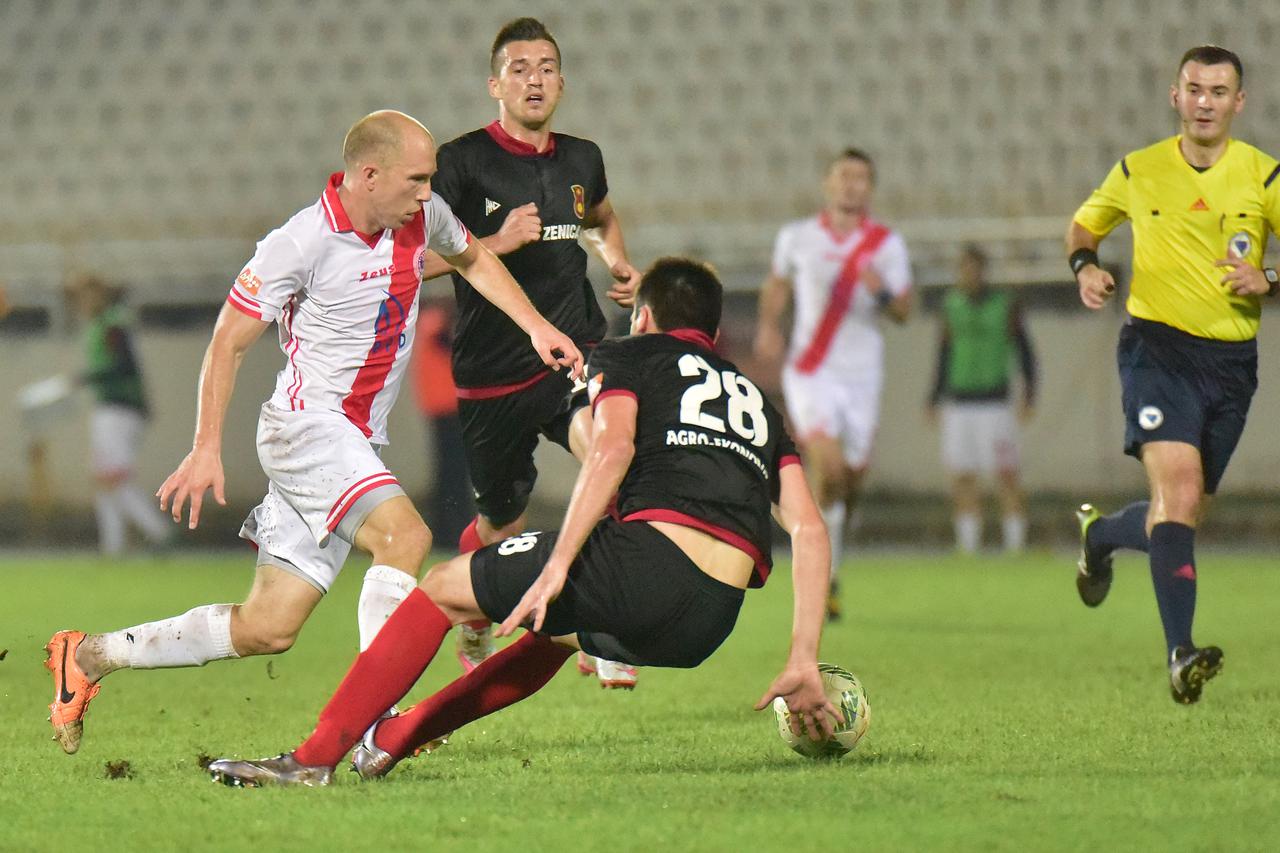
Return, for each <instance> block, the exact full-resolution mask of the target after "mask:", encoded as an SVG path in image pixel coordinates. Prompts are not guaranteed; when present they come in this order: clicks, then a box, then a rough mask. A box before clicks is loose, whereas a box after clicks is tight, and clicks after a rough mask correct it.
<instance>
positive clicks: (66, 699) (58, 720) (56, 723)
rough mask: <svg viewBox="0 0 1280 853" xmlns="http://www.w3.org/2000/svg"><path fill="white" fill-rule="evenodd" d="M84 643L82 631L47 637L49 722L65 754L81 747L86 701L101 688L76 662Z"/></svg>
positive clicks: (87, 702) (86, 707)
mask: <svg viewBox="0 0 1280 853" xmlns="http://www.w3.org/2000/svg"><path fill="white" fill-rule="evenodd" d="M83 640H84V632H83V631H59V632H58V633H56V634H54V635H53V636H52V637H50V638H49V642H48V643H46V644H45V647H44V650H45V652H46V653H47V654H48V658H47V659H46V660H45V662H44V665H45V668H46V669H47V670H49V671H50V672H52V673H53V702H52V703H51V704H50V705H49V722H50V723H52V724H53V734H54V739H55V740H57V741H58V745H59V746H61V747H62V751H63V752H65V753H67V754H68V755H70V754H71V753H73V752H75V751H76V750H78V749H79V748H80V737H81V735H82V734H83V733H84V724H83V722H82V720H83V719H84V714H85V711H87V710H89V702H90V701H92V699H93V697H94V696H97V695H98V690H99V689H101V688H100V687H99V685H97V684H93V683H92V682H90V681H89V678H88V676H86V675H85V674H84V671H83V670H82V669H80V666H79V665H78V664H77V663H76V649H78V648H80V643H81V642H82V641H83Z"/></svg>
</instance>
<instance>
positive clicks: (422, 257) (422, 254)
mask: <svg viewBox="0 0 1280 853" xmlns="http://www.w3.org/2000/svg"><path fill="white" fill-rule="evenodd" d="M426 267H427V247H426V246H419V247H418V250H417V251H416V252H414V253H413V268H414V269H415V270H417V272H418V278H419V280H421V278H422V271H423V270H424V269H426Z"/></svg>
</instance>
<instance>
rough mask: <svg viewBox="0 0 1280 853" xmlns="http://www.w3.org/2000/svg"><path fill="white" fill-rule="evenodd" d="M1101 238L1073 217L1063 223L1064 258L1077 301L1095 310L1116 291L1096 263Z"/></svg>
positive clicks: (1107, 274)
mask: <svg viewBox="0 0 1280 853" xmlns="http://www.w3.org/2000/svg"><path fill="white" fill-rule="evenodd" d="M1101 243H1102V238H1101V237H1099V236H1098V235H1097V234H1094V233H1093V232H1092V231H1090V230H1089V229H1088V228H1085V227H1084V226H1083V225H1081V224H1080V223H1079V222H1076V221H1075V220H1072V221H1071V224H1070V225H1069V226H1067V261H1068V263H1070V264H1071V270H1072V272H1074V273H1075V276H1076V284H1077V285H1079V286H1080V301H1081V302H1083V303H1084V306H1085V307H1086V308H1092V309H1093V310H1095V311H1096V310H1097V309H1099V308H1101V307H1102V306H1103V305H1105V304H1106V302H1107V300H1108V299H1110V298H1111V296H1112V295H1113V294H1114V293H1115V292H1116V280H1115V279H1114V278H1112V277H1111V273H1109V272H1107V271H1106V270H1104V269H1103V268H1102V265H1101V264H1099V263H1098V246H1099V244H1101Z"/></svg>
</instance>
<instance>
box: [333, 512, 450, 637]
mask: <svg viewBox="0 0 1280 853" xmlns="http://www.w3.org/2000/svg"><path fill="white" fill-rule="evenodd" d="M352 541H353V543H354V544H355V545H356V546H357V547H359V548H362V549H364V550H365V551H368V552H369V553H370V554H371V555H372V556H373V565H372V566H370V567H369V570H368V571H367V572H365V576H364V583H363V584H361V587H360V600H359V602H358V603H357V605H356V622H357V624H358V626H359V629H360V650H361V651H364V650H365V649H367V648H369V644H370V643H372V642H373V638H374V636H375V635H377V633H378V631H379V630H380V629H381V628H382V626H383V625H384V624H386V621H387V619H389V618H391V614H392V613H393V612H394V611H395V609H396V608H397V607H399V606H400V602H402V601H404V600H405V598H406V597H408V595H409V593H411V592H413V589H414V587H415V586H416V585H417V580H418V570H419V569H420V568H421V566H422V562H423V560H425V559H426V557H427V554H428V552H429V551H430V550H431V541H432V537H431V530H430V529H429V528H428V527H427V525H426V523H425V522H423V520H422V516H420V515H419V514H418V511H417V509H416V508H415V507H414V506H413V502H412V501H410V500H409V498H408V497H406V496H405V495H404V494H403V493H399V492H396V493H390V492H388V493H387V497H386V498H385V499H384V500H382V501H381V502H380V503H378V504H377V505H376V506H374V507H373V508H372V509H371V510H370V511H369V513H368V515H367V516H365V518H364V520H363V521H362V522H360V524H359V527H358V528H357V529H356V531H355V536H354V537H352Z"/></svg>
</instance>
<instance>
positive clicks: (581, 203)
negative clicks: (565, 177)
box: [569, 184, 587, 219]
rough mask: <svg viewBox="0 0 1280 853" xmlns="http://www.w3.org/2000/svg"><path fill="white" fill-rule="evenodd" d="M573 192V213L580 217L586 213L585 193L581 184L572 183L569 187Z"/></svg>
mask: <svg viewBox="0 0 1280 853" xmlns="http://www.w3.org/2000/svg"><path fill="white" fill-rule="evenodd" d="M569 189H570V191H572V192H573V215H574V216H576V217H578V218H579V219H582V218H583V217H584V216H586V215H587V193H586V190H584V189H583V188H582V184H574V185H573V186H571V187H569Z"/></svg>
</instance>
